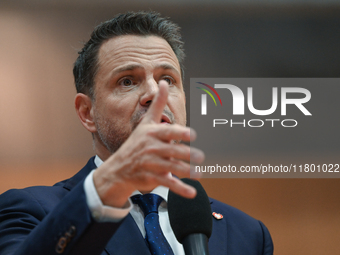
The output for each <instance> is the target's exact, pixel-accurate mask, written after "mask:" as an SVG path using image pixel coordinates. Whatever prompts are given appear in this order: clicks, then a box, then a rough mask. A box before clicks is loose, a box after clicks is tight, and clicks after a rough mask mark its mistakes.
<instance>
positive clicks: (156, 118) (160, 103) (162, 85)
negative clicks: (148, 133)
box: [141, 80, 168, 123]
mask: <svg viewBox="0 0 340 255" xmlns="http://www.w3.org/2000/svg"><path fill="white" fill-rule="evenodd" d="M167 102H168V84H167V83H166V81H164V80H161V81H160V82H159V90H158V93H157V95H155V97H154V99H153V100H152V103H151V105H150V107H149V109H148V111H147V112H146V114H145V116H144V118H143V120H142V122H141V123H152V122H156V123H160V122H161V119H162V114H163V110H164V107H165V106H166V104H167Z"/></svg>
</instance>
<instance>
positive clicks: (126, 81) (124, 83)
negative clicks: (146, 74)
mask: <svg viewBox="0 0 340 255" xmlns="http://www.w3.org/2000/svg"><path fill="white" fill-rule="evenodd" d="M132 84H133V82H132V80H131V79H127V78H125V79H122V80H121V81H120V82H119V85H122V86H131V85H132Z"/></svg>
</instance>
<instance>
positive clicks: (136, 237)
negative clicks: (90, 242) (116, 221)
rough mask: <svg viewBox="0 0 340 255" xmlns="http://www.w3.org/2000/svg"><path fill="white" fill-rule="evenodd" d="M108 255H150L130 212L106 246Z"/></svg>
mask: <svg viewBox="0 0 340 255" xmlns="http://www.w3.org/2000/svg"><path fill="white" fill-rule="evenodd" d="M105 250H106V252H107V253H108V254H110V255H126V254H129V255H151V253H150V250H149V248H148V246H147V244H146V242H145V239H144V238H143V236H142V234H141V232H140V230H139V228H138V226H137V225H136V223H135V221H134V219H133V218H132V216H131V215H130V214H128V216H127V218H126V219H125V220H124V222H123V223H122V225H121V226H120V227H119V228H118V230H117V232H116V233H115V234H114V235H113V237H112V238H111V239H110V241H109V243H108V244H107V246H106V249H105Z"/></svg>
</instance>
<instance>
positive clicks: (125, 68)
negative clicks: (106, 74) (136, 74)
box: [112, 64, 144, 75]
mask: <svg viewBox="0 0 340 255" xmlns="http://www.w3.org/2000/svg"><path fill="white" fill-rule="evenodd" d="M135 69H144V67H143V66H142V65H139V64H130V65H126V66H121V67H119V68H117V69H116V70H114V71H113V73H112V74H113V75H116V74H119V73H121V72H125V71H132V70H135Z"/></svg>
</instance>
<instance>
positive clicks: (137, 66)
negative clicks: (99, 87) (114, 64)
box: [112, 63, 180, 76]
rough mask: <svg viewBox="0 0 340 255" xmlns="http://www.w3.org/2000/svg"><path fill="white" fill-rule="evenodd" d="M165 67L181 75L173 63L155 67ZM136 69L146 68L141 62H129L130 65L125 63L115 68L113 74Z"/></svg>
mask: <svg viewBox="0 0 340 255" xmlns="http://www.w3.org/2000/svg"><path fill="white" fill-rule="evenodd" d="M159 68H160V69H164V70H171V71H173V72H175V73H176V74H177V75H180V73H179V72H178V70H177V69H176V68H175V67H174V66H173V65H170V64H166V63H164V64H160V65H157V66H156V67H155V69H159ZM135 69H143V70H144V69H145V68H144V67H143V65H140V64H129V65H125V66H121V67H119V68H117V69H116V70H114V71H113V72H112V76H115V75H116V74H119V73H121V72H125V71H132V70H135Z"/></svg>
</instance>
